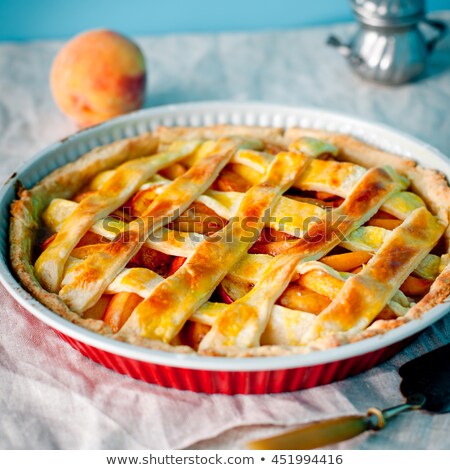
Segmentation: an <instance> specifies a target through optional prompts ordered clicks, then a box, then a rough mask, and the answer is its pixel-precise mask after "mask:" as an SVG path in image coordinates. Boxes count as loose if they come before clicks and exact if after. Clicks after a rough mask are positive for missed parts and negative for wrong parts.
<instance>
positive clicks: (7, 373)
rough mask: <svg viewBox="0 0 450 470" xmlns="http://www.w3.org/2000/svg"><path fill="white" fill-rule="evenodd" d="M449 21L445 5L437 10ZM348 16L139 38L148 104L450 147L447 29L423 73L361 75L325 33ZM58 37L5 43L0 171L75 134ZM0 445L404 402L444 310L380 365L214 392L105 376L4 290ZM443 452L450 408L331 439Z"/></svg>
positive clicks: (167, 435)
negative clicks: (377, 80) (406, 381)
mask: <svg viewBox="0 0 450 470" xmlns="http://www.w3.org/2000/svg"><path fill="white" fill-rule="evenodd" d="M440 16H441V18H446V19H447V20H448V21H449V23H450V12H447V13H443V14H441V15H440ZM353 28H354V26H352V25H337V26H333V27H327V28H313V29H303V30H299V31H286V32H266V33H251V34H250V33H239V34H236V33H233V34H214V35H173V36H160V37H145V38H141V39H139V40H138V43H139V44H140V46H141V47H142V49H143V51H144V53H145V56H146V58H147V64H148V70H149V74H148V75H149V83H148V99H147V103H146V106H155V105H159V104H167V103H176V102H184V101H197V100H217V99H226V100H228V99H229V100H261V101H266V102H273V103H280V104H290V105H299V106H317V107H322V108H326V109H330V110H336V111H340V112H344V113H347V114H350V115H353V116H356V117H360V118H363V119H367V120H373V121H378V122H382V123H385V124H389V125H392V126H394V127H396V128H398V129H400V130H403V131H406V132H408V133H410V134H412V135H415V136H417V137H419V138H421V139H423V140H425V141H426V142H428V143H430V144H432V145H434V146H436V147H437V148H439V149H440V150H441V151H442V152H444V153H446V154H447V155H450V113H449V108H450V37H447V38H446V39H445V40H444V41H442V42H441V43H440V44H439V45H438V47H437V49H436V51H435V53H434V54H433V56H432V57H431V59H430V63H429V67H428V73H427V76H426V77H425V78H423V79H422V80H419V81H417V82H415V83H411V84H407V85H404V86H402V87H398V88H388V87H384V86H380V85H375V84H372V83H368V82H365V81H363V80H362V79H360V78H358V77H357V76H355V75H354V74H353V73H352V72H351V70H350V69H349V67H348V66H347V64H346V63H345V61H344V59H343V58H342V57H340V56H339V55H338V54H337V52H336V51H335V50H334V49H331V48H329V47H327V46H325V39H326V37H327V35H328V34H329V33H330V32H334V33H337V34H339V35H340V36H342V37H344V38H345V37H348V36H349V35H350V34H351V32H352V31H353ZM61 46H62V42H55V41H45V42H30V43H0V162H1V167H0V179H1V180H3V179H5V178H6V177H7V176H8V175H9V174H10V173H12V172H13V171H14V170H15V169H16V168H17V167H18V165H19V164H20V163H21V162H22V161H24V160H27V159H29V158H30V157H32V156H33V154H34V153H35V152H36V151H38V150H40V149H42V148H43V147H44V146H45V145H47V144H50V143H51V142H53V141H55V140H57V139H59V138H61V137H64V136H66V135H68V134H70V133H71V132H73V131H75V126H74V124H73V123H71V122H70V121H69V120H68V119H67V118H65V117H64V116H63V115H62V114H61V113H60V112H59V111H58V109H57V108H56V106H55V105H54V103H53V101H52V98H51V95H50V91H49V87H48V74H49V69H50V65H51V61H52V59H53V57H54V56H55V54H56V53H57V51H58V50H59V49H60V47H61ZM0 315H1V317H0V318H1V320H0V448H6V449H22V448H23V449H99V448H101V449H180V448H191V449H213V448H217V449H221V448H222V449H238V448H243V446H244V444H245V442H246V441H247V440H249V439H254V438H257V437H262V436H268V435H270V434H273V433H275V432H277V431H280V430H281V429H286V428H282V426H289V425H295V424H300V423H305V422H309V421H311V420H317V419H323V418H329V417H332V416H338V415H345V414H354V413H364V412H365V411H366V410H367V408H368V407H370V406H378V407H387V406H392V405H395V404H397V403H400V402H402V396H401V394H400V392H399V390H398V386H399V383H400V378H399V376H398V375H397V369H398V367H399V366H400V365H401V364H403V363H404V362H406V361H407V360H409V359H411V358H413V357H415V356H418V355H420V354H423V353H425V352H426V351H429V350H432V349H434V348H436V347H437V346H439V345H442V344H446V343H448V342H449V341H450V316H447V318H444V319H443V320H441V321H439V322H438V323H436V324H435V325H434V326H433V327H431V328H429V329H427V330H426V331H425V332H424V333H423V334H422V335H421V336H420V337H419V338H418V339H417V340H416V341H415V342H414V343H413V344H412V345H411V346H409V347H407V348H406V349H405V350H404V351H403V352H401V353H400V354H398V355H397V356H395V357H394V358H393V359H391V360H389V361H387V362H386V363H384V364H383V365H380V366H378V367H375V368H373V369H372V370H370V371H368V372H366V373H363V374H360V375H358V376H356V377H353V378H349V379H346V380H344V381H341V382H338V383H334V384H331V385H327V386H322V387H318V388H314V389H310V390H305V391H299V392H295V393H286V394H280V395H272V396H269V395H267V396H234V397H230V396H220V395H215V396H208V395H203V394H195V393H190V392H181V391H177V390H169V389H164V388H160V387H157V386H153V385H149V384H146V383H143V382H139V381H136V380H133V379H131V378H128V377H124V376H121V375H119V374H116V373H114V372H112V371H109V370H107V369H105V368H103V367H101V366H99V365H97V364H95V363H93V362H91V361H90V360H88V359H86V358H85V357H83V356H82V355H81V354H80V353H78V352H77V351H75V350H73V349H72V348H71V347H70V346H68V345H67V344H66V343H64V342H63V341H62V340H60V339H59V337H58V336H57V335H56V334H55V333H54V332H53V331H52V330H51V329H50V328H48V327H47V326H45V325H44V324H42V323H41V322H40V321H38V320H37V319H35V318H34V317H33V316H32V315H31V314H29V313H27V312H26V311H25V310H24V309H23V308H21V307H20V306H19V305H18V304H17V303H16V302H15V301H14V300H13V299H12V298H11V297H10V296H9V295H8V294H7V293H6V292H5V290H4V288H3V287H1V286H0ZM336 447H338V448H350V449H415V448H418V449H445V448H446V449H449V448H450V415H437V414H430V413H427V412H424V411H416V412H410V413H407V414H404V415H401V416H399V417H397V418H396V419H395V420H393V421H392V422H391V423H390V424H389V425H388V426H387V427H386V428H385V429H384V430H382V431H381V432H378V433H365V434H364V435H362V436H360V437H358V438H357V439H353V440H351V441H348V442H346V443H343V444H340V445H339V446H335V448H336Z"/></svg>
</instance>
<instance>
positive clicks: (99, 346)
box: [0, 102, 450, 394]
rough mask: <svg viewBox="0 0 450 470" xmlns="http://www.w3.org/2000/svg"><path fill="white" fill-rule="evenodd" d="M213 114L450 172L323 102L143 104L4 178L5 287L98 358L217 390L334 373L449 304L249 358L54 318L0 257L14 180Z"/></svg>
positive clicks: (291, 386) (389, 349)
mask: <svg viewBox="0 0 450 470" xmlns="http://www.w3.org/2000/svg"><path fill="white" fill-rule="evenodd" d="M218 123H229V124H234V125H261V126H274V127H291V126H301V127H307V128H314V129H322V130H326V131H334V132H342V133H347V134H352V135H354V136H355V137H358V138H360V139H362V140H365V141H367V142H368V143H371V144H374V145H377V146H379V147H381V148H383V149H384V150H387V151H391V152H394V153H397V154H400V155H404V156H405V157H412V158H414V159H415V160H417V161H418V162H419V163H420V164H421V165H422V166H425V167H431V168H435V169H438V170H441V171H442V172H443V173H445V174H446V175H447V177H450V161H449V160H447V159H446V158H445V157H444V156H443V155H442V154H440V153H439V152H438V151H437V150H436V149H433V148H431V147H430V146H428V145H426V144H424V143H422V142H420V141H418V140H417V139H415V138H413V137H409V136H406V135H404V134H402V133H400V132H397V131H395V130H392V129H389V128H387V127H384V126H381V125H378V124H371V123H367V122H363V121H360V120H357V119H353V118H350V117H347V116H342V115H339V114H335V113H330V112H326V111H322V110H314V109H305V108H290V107H281V106H273V105H267V104H262V103H258V104H256V103H249V104H242V103H241V104H238V103H224V102H214V103H195V104H183V105H176V106H164V107H159V108H152V109H147V110H143V111H140V112H137V113H133V114H130V115H127V116H123V117H120V118H117V119H114V120H112V121H109V122H107V123H104V124H101V125H99V126H96V127H93V128H90V129H86V130H84V131H82V132H80V133H78V134H75V135H73V136H71V137H69V138H67V139H65V140H64V141H62V142H59V143H56V144H54V145H52V146H50V147H48V148H47V149H45V150H44V151H42V152H41V153H39V154H38V155H37V156H36V157H35V158H34V159H32V160H31V161H29V162H27V163H26V164H25V165H24V166H23V167H22V168H21V169H20V170H19V171H18V172H17V173H16V174H14V175H13V176H12V177H11V178H10V179H9V180H8V181H7V182H6V183H5V184H4V185H3V187H2V189H1V191H0V208H1V219H0V250H1V257H0V281H1V282H2V284H3V285H4V286H5V287H6V289H7V290H8V291H9V293H10V294H11V295H12V296H13V297H14V298H15V299H16V300H17V301H18V302H19V303H20V304H21V305H23V306H24V307H25V308H26V309H27V310H29V311H30V312H31V313H32V314H33V315H35V316H36V317H37V318H39V319H40V320H41V321H43V322H44V323H46V324H47V325H49V326H50V327H51V328H53V329H54V330H55V331H56V333H57V334H58V335H60V337H61V338H62V339H64V340H65V341H67V342H68V343H69V344H70V345H71V346H72V347H74V348H75V349H77V350H78V351H80V352H81V353H82V354H84V355H85V356H87V357H89V358H90V359H92V360H93V361H95V362H97V363H99V364H102V365H103V366H105V367H108V368H110V369H113V370H115V371H117V372H119V373H121V374H126V375H129V376H131V377H133V378H135V379H139V380H143V381H146V382H150V383H154V384H158V385H161V386H164V387H172V388H177V389H181V390H191V391H194V392H204V393H225V394H238V393H245V394H261V393H278V392H285V391H292V390H299V389H302V388H309V387H315V386H317V385H323V384H327V383H330V382H333V381H336V380H342V379H344V378H345V377H348V376H350V375H354V374H358V373H360V372H362V371H364V370H367V369H369V368H371V367H373V366H375V365H376V364H379V363H380V362H382V361H384V360H386V359H388V358H389V357H391V356H393V355H394V354H396V353H397V352H398V351H399V350H400V349H401V348H403V347H404V346H405V344H406V343H407V342H409V341H411V340H412V338H413V337H415V336H416V335H417V334H418V333H419V332H420V331H422V330H423V329H425V328H426V327H428V326H429V325H431V324H432V323H434V322H436V321H437V320H438V319H440V318H442V317H443V316H444V315H445V314H446V313H448V311H449V310H450V304H449V303H443V304H440V305H438V306H437V307H435V308H433V309H432V310H430V311H429V312H427V313H426V314H425V315H424V316H423V317H422V318H421V319H419V320H414V321H411V322H409V323H407V324H405V325H403V326H400V327H398V328H395V329H393V330H391V331H388V332H387V333H385V334H384V335H380V336H375V337H372V338H369V339H366V340H363V341H360V342H357V343H352V344H348V345H344V346H340V347H338V348H334V349H328V350H324V351H316V352H311V353H308V354H301V355H291V356H276V357H253V358H226V357H203V356H198V355H187V354H179V353H168V352H162V351H155V350H151V349H145V348H141V347H137V346H132V345H130V344H125V343H122V342H118V341H115V340H113V339H110V338H106V337H104V336H101V335H98V334H96V333H93V332H91V331H89V330H86V329H84V328H81V327H79V326H76V325H73V324H72V323H70V322H68V321H67V320H65V319H63V318H61V317H60V316H58V315H57V314H55V313H53V312H52V311H50V310H49V309H47V308H46V307H44V306H43V305H42V304H40V303H39V302H38V301H37V300H35V299H34V298H33V297H32V296H31V295H30V294H29V293H27V292H26V291H25V290H24V289H23V288H22V286H21V285H20V283H19V282H18V281H17V280H16V278H15V277H14V275H13V273H12V271H11V269H10V265H9V261H8V260H9V252H8V251H9V242H8V224H9V207H10V204H11V202H12V200H13V199H14V197H15V185H16V182H17V181H20V182H21V183H22V184H23V185H24V186H25V187H30V186H33V185H34V184H35V183H37V182H38V181H39V180H41V179H42V178H43V177H44V176H46V175H47V174H49V173H50V172H51V171H53V170H54V169H56V168H58V167H59V166H62V165H64V164H66V163H68V162H70V161H73V160H75V159H76V158H78V157H79V156H81V155H82V154H84V153H85V152H87V151H88V150H90V149H91V148H93V147H95V146H98V145H103V144H106V143H109V142H112V141H114V140H116V139H120V138H124V137H129V136H133V135H137V134H139V133H141V132H145V131H149V130H152V129H154V128H156V127H157V126H159V125H165V126H171V125H173V126H208V125H213V124H218ZM17 315H20V313H19V312H18V313H17Z"/></svg>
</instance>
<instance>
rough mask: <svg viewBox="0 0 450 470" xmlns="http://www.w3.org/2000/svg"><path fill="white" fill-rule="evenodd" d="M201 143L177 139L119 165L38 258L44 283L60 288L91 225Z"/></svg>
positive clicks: (43, 284)
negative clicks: (153, 152) (68, 263)
mask: <svg viewBox="0 0 450 470" xmlns="http://www.w3.org/2000/svg"><path fill="white" fill-rule="evenodd" d="M198 145H199V142H187V143H186V142H182V143H176V144H173V145H172V146H171V148H170V149H169V151H168V152H166V153H161V154H157V155H152V156H150V157H143V158H138V159H134V160H131V161H128V162H126V163H123V164H122V165H120V166H119V167H118V168H117V169H116V170H115V172H114V174H113V176H112V177H111V178H109V179H108V180H107V181H106V182H105V184H104V185H103V186H102V187H101V188H100V189H99V190H98V191H96V192H94V193H93V194H91V195H90V196H88V197H87V198H85V199H83V200H82V201H81V202H80V204H79V205H78V207H77V208H76V209H75V211H74V212H73V213H72V215H71V216H70V217H69V218H68V219H67V220H65V221H64V223H63V224H62V226H61V228H60V230H59V232H58V233H57V235H56V237H55V239H54V240H53V241H52V243H51V244H50V245H49V246H48V248H47V249H46V250H45V251H44V252H43V253H42V254H41V255H40V256H39V258H38V259H37V261H36V264H35V270H36V276H37V278H38V280H39V282H40V283H41V284H42V286H43V287H45V289H47V290H48V291H50V292H57V291H58V289H59V287H60V284H61V280H62V278H63V275H64V267H65V265H66V261H67V258H68V257H69V255H70V252H71V251H72V250H73V248H74V247H75V246H76V245H77V243H78V242H79V241H80V239H81V238H82V237H83V235H84V234H85V233H86V232H87V231H88V230H89V229H90V227H91V226H92V225H93V224H94V223H95V222H96V221H97V220H100V219H102V218H104V217H106V216H107V215H108V214H110V213H111V212H113V211H114V210H115V209H117V208H118V207H120V206H121V205H122V204H124V203H125V202H126V201H127V199H129V198H130V197H131V196H132V195H133V194H134V193H135V191H137V189H138V188H139V187H140V186H141V185H142V184H143V183H145V181H146V180H148V179H149V178H150V177H151V176H152V175H154V174H155V173H157V172H158V171H159V170H161V169H163V168H165V167H167V166H169V165H171V164H172V163H175V162H177V161H178V160H181V159H182V158H184V157H186V156H187V155H189V154H190V153H192V152H193V151H194V150H195V149H196V148H197V147H198Z"/></svg>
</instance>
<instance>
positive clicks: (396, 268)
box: [304, 208, 445, 341]
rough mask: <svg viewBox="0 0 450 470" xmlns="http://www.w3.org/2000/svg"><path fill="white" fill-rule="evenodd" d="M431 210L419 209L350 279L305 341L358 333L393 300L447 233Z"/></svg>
mask: <svg viewBox="0 0 450 470" xmlns="http://www.w3.org/2000/svg"><path fill="white" fill-rule="evenodd" d="M444 229H445V227H444V225H443V224H442V223H441V222H439V220H438V219H437V218H436V217H435V216H433V215H432V214H431V213H430V212H429V211H428V210H427V209H425V208H420V209H416V210H415V211H414V212H413V213H412V214H411V215H410V216H409V217H408V218H407V219H406V220H405V221H404V222H403V223H402V224H401V225H400V226H399V227H397V228H396V229H395V230H394V231H393V232H392V233H391V234H390V236H389V237H387V238H386V240H385V241H384V242H383V245H382V246H381V248H380V249H379V250H378V252H377V253H376V254H375V256H374V257H373V258H372V259H371V260H370V261H369V262H368V263H367V265H366V266H365V268H364V269H363V270H362V271H361V272H360V273H358V274H356V275H355V276H353V277H351V278H350V279H348V280H347V281H346V282H345V284H344V287H343V288H342V289H341V290H340V291H339V294H338V295H337V297H336V298H335V299H334V301H333V302H332V303H331V304H330V305H329V306H328V307H327V308H326V309H325V310H324V311H322V312H321V313H320V314H319V316H318V317H317V319H316V320H315V321H314V324H313V326H312V328H311V330H310V331H309V332H308V333H307V334H306V335H305V338H304V341H311V340H314V339H317V338H319V337H322V336H326V335H327V334H330V333H335V332H340V331H346V332H349V333H350V334H353V333H358V332H360V331H362V330H363V329H364V328H366V327H367V326H368V325H369V324H370V323H371V322H372V320H373V319H374V318H375V317H376V316H377V315H378V313H379V312H380V311H381V310H382V309H383V307H384V306H385V305H386V303H387V302H388V301H389V300H390V299H391V298H392V296H393V295H394V293H395V292H396V291H397V290H398V289H399V287H400V286H401V284H402V283H403V282H404V281H405V279H406V278H407V277H408V275H409V274H410V273H411V272H412V271H413V270H414V268H415V266H417V265H418V264H419V262H420V260H421V259H423V258H424V257H425V255H426V254H427V253H428V252H429V251H430V250H431V249H432V248H433V246H434V245H435V244H436V243H437V241H438V240H439V238H440V237H441V235H442V234H443V232H444Z"/></svg>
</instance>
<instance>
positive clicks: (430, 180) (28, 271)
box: [10, 125, 450, 357]
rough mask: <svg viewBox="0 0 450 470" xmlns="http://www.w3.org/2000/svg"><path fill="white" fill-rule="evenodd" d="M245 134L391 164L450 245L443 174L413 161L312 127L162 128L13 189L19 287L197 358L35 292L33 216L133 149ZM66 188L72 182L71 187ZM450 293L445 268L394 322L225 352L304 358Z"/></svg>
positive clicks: (68, 314)
mask: <svg viewBox="0 0 450 470" xmlns="http://www.w3.org/2000/svg"><path fill="white" fill-rule="evenodd" d="M235 135H241V136H248V137H253V138H255V137H256V138H260V139H262V140H264V141H266V142H269V143H273V144H275V145H276V144H280V143H283V144H284V145H287V144H289V142H291V141H292V140H295V139H296V138H299V137H302V136H310V137H317V138H322V139H324V140H327V141H329V142H331V143H333V144H334V145H335V146H336V147H338V148H339V150H340V152H341V154H342V155H343V157H344V160H345V161H349V162H352V163H355V164H358V165H360V166H363V167H366V168H371V167H374V166H379V165H390V166H392V167H393V168H394V169H395V170H396V171H397V172H398V173H400V174H402V175H404V176H407V177H408V178H409V179H410V181H411V187H412V189H413V191H414V192H415V193H417V194H418V195H419V196H420V197H422V199H423V200H424V201H425V202H426V203H427V205H428V206H429V207H430V209H431V210H432V212H433V213H434V214H435V215H436V216H437V217H438V218H439V219H440V220H442V221H443V222H444V223H445V224H446V225H447V229H446V231H445V234H444V237H445V241H446V250H447V253H448V252H449V247H450V227H449V226H448V225H449V220H450V209H449V208H450V188H449V186H448V183H447V181H446V178H445V175H444V174H442V173H441V172H439V171H437V170H432V169H428V168H423V167H421V166H420V165H418V164H417V163H416V162H415V161H413V160H410V159H407V158H404V157H401V156H398V155H395V154H392V153H389V152H385V151H383V150H380V149H378V148H376V147H373V146H371V145H369V144H366V143H364V142H362V141H360V140H357V139H355V138H353V137H352V136H350V135H346V134H334V133H327V132H322V131H317V130H310V129H300V128H291V129H288V130H286V131H283V130H282V129H277V128H264V127H249V126H229V125H219V126H211V127H199V128H183V127H175V128H167V127H160V128H159V129H157V130H156V131H155V133H153V134H150V133H146V134H141V135H140V136H138V137H133V138H129V139H124V140H120V141H116V142H113V143H112V144H108V145H104V146H102V147H97V148H95V149H94V150H92V151H91V152H89V153H87V154H86V155H84V156H82V157H80V158H79V159H77V160H75V161H74V162H72V163H69V164H67V165H64V166H62V167H60V168H58V169H56V170H55V171H53V172H52V173H50V174H49V175H48V176H46V177H45V178H44V179H43V180H42V181H41V182H40V183H38V184H37V185H35V186H34V187H33V188H31V189H29V190H27V189H23V188H21V189H19V191H18V199H17V200H15V201H14V202H13V204H12V206H11V221H10V259H11V264H12V268H13V271H14V272H15V274H16V275H17V277H18V278H19V281H20V283H21V284H22V285H23V286H24V287H25V289H26V290H27V291H28V292H30V293H31V295H32V296H33V297H34V298H36V299H37V300H38V301H39V302H41V303H42V304H44V305H45V306H46V307H48V308H49V309H50V310H52V311H53V312H55V313H56V314H58V315H59V316H61V317H63V318H65V319H66V320H68V321H70V322H71V323H73V324H75V325H79V326H82V327H84V328H87V329H89V330H91V331H94V332H96V333H100V334H102V335H104V336H106V337H111V338H114V339H116V340H120V341H124V342H127V343H130V344H134V345H137V346H143V347H147V348H151V349H156V350H161V351H169V352H179V353H189V354H197V353H196V352H195V351H194V350H193V349H191V348H190V347H189V346H171V345H169V344H166V343H163V342H160V341H155V340H150V339H146V338H142V337H140V336H137V335H130V334H127V335H126V334H124V333H119V334H116V335H113V334H112V331H111V329H110V327H109V326H108V325H106V324H105V323H104V322H103V321H102V320H94V319H83V318H81V317H80V316H79V315H78V314H76V313H75V312H73V311H71V310H70V309H69V308H68V307H67V305H66V304H65V303H64V302H63V301H62V300H61V299H60V298H59V297H58V296H57V295H56V294H52V293H50V292H48V291H46V290H45V289H43V288H42V287H41V285H40V284H39V282H38V280H37V278H36V276H35V274H34V267H33V265H32V253H33V252H32V250H33V245H34V242H35V236H36V233H37V228H38V227H39V218H40V215H41V213H42V212H43V210H44V209H45V208H46V206H47V205H48V203H49V202H50V200H51V199H53V198H57V197H60V198H68V197H72V196H73V195H74V194H76V193H77V192H78V190H79V189H80V188H81V187H82V186H84V185H85V184H86V183H87V182H88V181H89V180H90V179H91V178H92V177H93V176H94V175H95V174H97V173H98V172H100V171H104V170H108V169H111V168H114V167H116V166H117V165H119V164H121V163H123V162H124V161H126V160H127V159H131V158H134V155H133V149H134V148H139V146H140V145H150V146H151V145H155V146H156V145H157V144H158V142H159V143H160V144H162V145H169V144H170V143H171V142H173V141H174V140H178V139H181V138H184V139H199V138H203V139H208V138H214V139H218V138H220V137H225V136H235ZM69 183H70V184H69ZM449 294H450V265H447V267H446V268H444V270H443V271H442V272H441V274H440V275H439V276H438V277H437V278H436V279H435V281H434V282H433V284H432V286H431V288H430V291H429V293H428V294H426V295H425V296H424V297H423V298H422V299H421V300H420V301H419V302H418V303H417V304H416V305H414V306H413V307H412V308H411V309H410V310H409V311H408V313H407V314H406V315H405V316H404V317H401V318H398V319H396V320H388V321H387V320H377V321H375V322H374V323H373V324H372V325H371V326H370V327H369V328H368V329H366V330H364V331H363V332H361V333H359V334H357V335H355V336H353V337H351V338H348V337H347V336H346V335H345V334H339V333H338V334H333V335H330V336H327V337H326V338H324V339H322V340H320V341H318V342H315V343H314V345H313V346H311V347H303V346H301V347H300V346H299V347H296V346H278V345H277V346H260V347H257V348H252V349H248V350H244V351H242V350H231V351H230V352H229V355H230V356H236V357H238V356H240V357H254V356H278V355H288V354H295V353H305V352H308V351H310V350H322V349H328V348H331V347H337V346H340V345H343V344H347V343H349V342H355V341H360V340H363V339H366V338H369V337H373V336H375V335H381V334H383V333H385V332H387V331H389V330H391V329H394V328H397V327H398V326H400V325H402V324H404V323H406V322H408V321H410V320H413V319H418V318H420V317H422V315H423V314H424V313H425V312H427V311H428V310H430V309H431V308H433V307H435V306H436V305H438V304H440V303H442V302H443V301H444V300H445V299H446V298H447V297H448V296H449Z"/></svg>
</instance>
